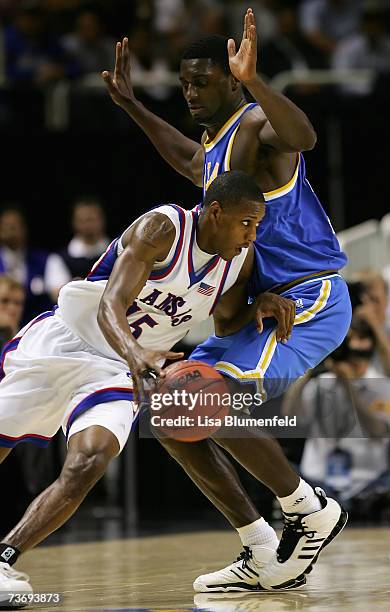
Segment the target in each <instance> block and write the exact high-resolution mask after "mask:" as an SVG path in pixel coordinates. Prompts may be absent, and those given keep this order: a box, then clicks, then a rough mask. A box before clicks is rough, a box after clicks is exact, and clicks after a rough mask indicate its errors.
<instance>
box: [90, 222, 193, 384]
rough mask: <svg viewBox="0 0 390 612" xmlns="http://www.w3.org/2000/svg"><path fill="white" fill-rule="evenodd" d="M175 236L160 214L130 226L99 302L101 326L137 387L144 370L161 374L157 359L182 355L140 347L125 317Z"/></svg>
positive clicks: (170, 225) (170, 223) (168, 223)
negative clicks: (122, 249)
mask: <svg viewBox="0 0 390 612" xmlns="http://www.w3.org/2000/svg"><path fill="white" fill-rule="evenodd" d="M174 237H175V228H174V225H173V223H172V222H171V221H170V220H169V219H168V218H167V217H166V216H165V215H162V214H161V213H156V212H155V213H150V214H149V215H146V216H145V217H143V218H141V219H140V220H139V221H138V222H136V223H135V224H134V225H133V226H132V227H131V228H129V230H128V231H127V232H126V234H125V236H124V247H125V249H124V251H123V253H122V254H121V255H120V257H118V259H117V261H116V263H115V265H114V268H113V270H112V272H111V275H110V278H109V280H108V282H107V286H106V289H105V291H104V293H103V295H102V299H101V301H100V306H99V312H98V323H99V326H100V329H101V330H102V332H103V335H104V337H105V338H106V340H107V342H108V343H109V344H110V346H111V347H112V348H113V349H114V351H115V352H116V353H118V355H120V356H121V357H122V359H124V360H125V361H127V363H128V364H129V368H130V371H131V374H132V377H133V380H134V382H135V385H136V387H137V386H138V385H139V383H140V378H141V376H142V373H143V372H145V371H146V370H149V369H151V370H155V371H156V372H157V373H158V374H160V375H163V372H162V371H161V368H160V367H159V366H158V362H159V361H160V360H162V359H163V360H165V359H177V358H179V357H182V356H183V354H182V353H172V352H170V351H151V350H147V349H144V348H142V347H141V346H140V344H139V343H138V342H137V340H136V339H135V338H134V336H133V334H132V333H131V331H130V327H129V324H128V321H127V317H126V312H127V310H128V309H129V307H130V306H131V304H132V303H133V302H134V300H135V299H136V297H137V296H138V295H139V293H140V291H141V290H142V288H143V287H144V285H145V283H146V281H147V279H148V277H149V275H150V272H151V271H152V268H153V264H154V263H155V262H156V261H159V260H163V259H164V258H165V257H166V256H167V255H168V253H169V250H170V248H171V246H172V243H173V240H174Z"/></svg>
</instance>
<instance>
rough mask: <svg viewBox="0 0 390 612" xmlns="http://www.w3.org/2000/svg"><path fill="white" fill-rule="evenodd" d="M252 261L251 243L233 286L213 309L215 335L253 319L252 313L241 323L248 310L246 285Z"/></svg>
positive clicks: (223, 334) (236, 328) (236, 327)
mask: <svg viewBox="0 0 390 612" xmlns="http://www.w3.org/2000/svg"><path fill="white" fill-rule="evenodd" d="M253 262H254V250H253V245H251V246H250V247H249V249H248V254H247V256H246V258H245V261H244V263H243V266H242V268H241V270H240V273H239V275H238V277H237V280H236V282H235V283H234V285H233V287H231V288H230V289H229V290H228V291H227V292H226V293H225V294H224V295H223V296H222V297H221V298H220V299H219V301H218V304H217V306H216V308H215V310H214V314H213V317H214V325H215V333H216V334H217V336H228V335H229V334H234V333H235V332H236V331H238V330H239V329H241V327H242V326H243V325H245V323H249V321H251V320H252V319H253V316H254V314H253V313H252V314H251V316H249V317H248V319H247V320H245V322H244V323H243V322H242V321H243V313H244V312H246V311H247V310H248V291H247V286H248V282H249V279H250V276H251V274H252V269H253Z"/></svg>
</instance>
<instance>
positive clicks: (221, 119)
mask: <svg viewBox="0 0 390 612" xmlns="http://www.w3.org/2000/svg"><path fill="white" fill-rule="evenodd" d="M245 104H247V101H246V100H245V98H244V96H241V97H240V98H239V99H237V100H236V101H235V102H234V103H231V104H229V105H228V106H227V107H226V108H223V109H221V112H220V113H218V115H217V116H216V117H215V120H214V121H213V122H212V123H211V124H210V125H206V126H205V128H206V132H207V136H208V138H209V140H212V139H213V138H215V136H216V135H217V134H218V132H219V130H220V129H221V128H222V127H223V126H224V125H225V123H227V122H228V121H229V119H230V118H231V117H232V116H233V115H234V113H236V112H237V111H238V110H239V109H240V108H241V107H242V106H245Z"/></svg>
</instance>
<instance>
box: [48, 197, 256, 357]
mask: <svg viewBox="0 0 390 612" xmlns="http://www.w3.org/2000/svg"><path fill="white" fill-rule="evenodd" d="M154 210H155V211H156V212H159V213H162V214H164V215H166V216H167V217H169V219H170V220H171V221H172V223H173V224H174V226H175V228H176V237H175V240H174V242H173V245H172V247H171V249H170V252H169V254H168V257H167V258H166V259H165V260H164V261H161V262H158V263H156V264H155V265H154V266H153V270H152V272H151V274H150V276H149V278H148V280H147V281H146V284H145V286H144V287H143V289H142V291H141V292H140V294H139V295H138V297H137V298H136V300H135V301H134V302H133V304H132V305H131V306H130V308H129V309H128V311H127V320H128V322H129V326H130V329H131V332H132V334H133V336H134V337H135V338H136V339H137V340H138V342H139V343H140V344H141V346H143V347H145V348H150V349H155V350H156V349H158V350H163V351H165V350H169V349H170V348H171V347H172V346H173V345H174V344H176V342H178V341H179V340H181V339H182V338H183V337H184V336H185V335H186V333H187V332H188V331H189V330H190V328H191V327H192V326H193V325H195V324H197V323H199V322H201V321H203V320H205V319H207V317H208V316H209V315H210V314H211V313H212V312H213V310H214V308H215V306H216V304H217V302H218V299H219V298H220V296H221V295H223V294H224V293H225V292H226V291H227V290H228V289H230V287H232V285H234V283H235V281H236V279H237V276H238V274H239V272H240V270H241V268H242V265H243V263H244V260H245V257H246V255H247V252H248V249H243V250H242V251H241V253H240V254H239V255H237V257H234V258H233V259H232V260H231V261H225V260H223V259H221V257H219V256H218V255H208V254H206V253H204V252H202V251H200V249H199V247H198V246H197V244H196V228H197V223H198V217H199V213H197V212H195V211H188V210H184V209H183V208H181V207H180V206H176V205H175V204H169V205H166V206H160V207H158V208H155V209H154ZM122 252H123V245H122V236H121V237H120V238H117V239H115V240H114V241H113V242H112V243H111V244H110V246H109V247H108V249H107V251H106V252H105V253H104V254H103V255H102V257H101V258H100V259H99V260H98V261H97V262H96V264H95V265H94V267H93V268H92V270H91V272H90V273H89V275H88V277H87V278H86V279H85V280H81V281H73V282H70V283H68V284H67V285H65V287H63V288H62V289H61V291H60V295H59V299H58V310H57V315H58V316H60V317H61V318H62V319H63V321H64V322H65V323H66V324H67V325H68V327H69V328H70V329H71V330H72V331H74V332H75V333H76V334H77V335H78V336H79V337H80V338H81V339H82V340H84V341H85V342H87V343H88V344H89V345H90V346H91V347H92V348H93V349H95V350H96V351H97V352H98V353H100V354H103V355H106V356H109V357H111V358H114V359H120V357H119V355H118V354H117V353H115V352H114V350H113V349H112V348H111V347H110V346H109V344H108V343H107V341H106V340H105V338H104V336H103V334H102V332H101V330H100V328H99V325H98V323H97V314H98V308H99V303H100V299H101V296H102V294H103V291H104V289H105V287H106V284H107V280H108V278H109V276H110V274H111V271H112V269H113V266H114V264H115V261H116V259H117V258H118V257H120V255H121V253H122ZM195 252H196V253H197V256H198V258H196V257H195ZM199 256H200V259H201V267H200V269H197V264H196V263H195V260H196V259H198V261H199Z"/></svg>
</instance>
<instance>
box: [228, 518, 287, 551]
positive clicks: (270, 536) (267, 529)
mask: <svg viewBox="0 0 390 612" xmlns="http://www.w3.org/2000/svg"><path fill="white" fill-rule="evenodd" d="M237 531H238V535H239V536H240V538H241V542H242V544H243V546H252V545H260V546H267V548H273V549H275V550H276V549H277V547H278V545H279V540H278V536H277V535H276V532H275V529H273V528H272V527H271V525H269V524H268V523H267V521H265V520H264V519H263V518H259V519H257V521H254V522H253V523H250V524H249V525H244V527H238V529H237Z"/></svg>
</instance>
